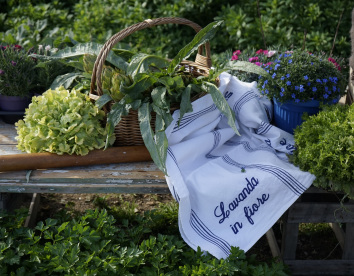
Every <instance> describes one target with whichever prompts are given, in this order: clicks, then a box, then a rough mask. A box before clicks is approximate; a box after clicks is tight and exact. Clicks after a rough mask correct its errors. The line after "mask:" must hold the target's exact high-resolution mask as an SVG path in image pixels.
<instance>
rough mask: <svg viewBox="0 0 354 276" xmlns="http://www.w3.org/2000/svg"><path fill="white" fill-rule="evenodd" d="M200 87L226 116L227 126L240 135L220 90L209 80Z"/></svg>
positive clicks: (233, 115) (233, 114) (231, 112)
mask: <svg viewBox="0 0 354 276" xmlns="http://www.w3.org/2000/svg"><path fill="white" fill-rule="evenodd" d="M256 66H257V65H256ZM202 89H203V90H204V91H206V92H207V93H209V94H210V95H211V97H212V98H213V101H214V103H215V105H216V107H217V108H218V109H219V110H220V111H221V113H223V114H224V115H225V116H226V117H227V123H228V124H229V126H230V127H231V128H232V129H233V130H234V131H235V133H236V134H237V135H240V133H239V132H238V130H237V127H236V122H235V113H234V112H233V111H232V110H231V108H230V106H229V104H228V103H227V101H226V99H225V97H224V95H223V94H222V93H221V92H220V90H219V89H218V88H217V87H216V86H215V85H214V84H212V83H210V82H203V83H202Z"/></svg>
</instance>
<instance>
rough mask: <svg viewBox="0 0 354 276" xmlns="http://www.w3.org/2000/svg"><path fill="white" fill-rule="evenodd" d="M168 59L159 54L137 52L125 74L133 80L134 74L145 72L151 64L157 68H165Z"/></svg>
mask: <svg viewBox="0 0 354 276" xmlns="http://www.w3.org/2000/svg"><path fill="white" fill-rule="evenodd" d="M168 64H169V61H168V60H166V59H164V58H161V57H159V56H154V55H147V54H144V53H139V54H137V55H135V56H134V57H133V58H132V60H131V62H130V63H129V66H128V68H127V74H128V75H131V77H132V78H133V79H134V80H135V76H136V75H137V74H139V73H147V72H149V71H150V67H151V66H155V67H158V68H165V67H167V66H168Z"/></svg>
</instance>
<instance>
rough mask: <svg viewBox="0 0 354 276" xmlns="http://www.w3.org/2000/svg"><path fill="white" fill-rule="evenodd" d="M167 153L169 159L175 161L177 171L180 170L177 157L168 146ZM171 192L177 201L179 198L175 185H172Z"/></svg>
mask: <svg viewBox="0 0 354 276" xmlns="http://www.w3.org/2000/svg"><path fill="white" fill-rule="evenodd" d="M167 154H168V155H169V156H170V157H171V159H172V160H173V162H174V163H175V165H176V167H177V168H178V170H179V171H181V169H180V168H179V166H178V162H177V158H176V156H175V155H174V154H173V151H172V150H171V148H170V147H168V148H167ZM173 194H174V198H175V199H176V200H177V202H179V201H180V198H179V196H178V194H177V191H176V190H175V187H174V186H173Z"/></svg>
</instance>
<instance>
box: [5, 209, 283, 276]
mask: <svg viewBox="0 0 354 276" xmlns="http://www.w3.org/2000/svg"><path fill="white" fill-rule="evenodd" d="M175 204H176V203H175ZM175 206H176V205H175ZM116 211H117V210H115V208H112V209H111V208H110V209H109V210H108V211H107V210H106V209H98V208H96V209H95V210H87V211H86V212H85V213H84V214H83V215H81V216H76V217H74V218H71V219H69V218H68V216H67V215H66V214H62V215H61V216H60V215H58V217H57V218H56V219H51V218H48V219H46V220H45V221H44V222H43V221H40V222H38V223H37V226H36V227H35V228H34V229H30V228H26V227H23V226H21V225H22V223H23V222H24V220H25V217H26V210H25V211H23V210H22V211H20V210H19V211H17V212H16V213H15V214H6V213H1V214H0V274H1V275H3V276H7V275H26V276H27V275H287V274H286V270H285V267H284V265H283V264H282V263H275V262H273V263H271V264H270V265H268V264H266V263H262V262H257V261H256V258H255V256H254V255H252V256H250V257H246V255H245V253H244V252H243V251H242V250H240V249H238V248H232V251H231V254H230V257H229V258H228V259H226V260H223V259H221V260H218V259H216V258H214V257H212V256H211V255H209V254H205V253H204V252H202V251H200V250H198V251H194V250H192V249H190V248H189V247H188V246H187V245H186V244H185V243H184V242H183V240H182V239H181V238H180V236H179V235H170V234H166V232H169V230H168V229H167V228H175V229H177V209H176V208H175V209H174V211H173V212H172V213H173V215H172V213H171V209H169V208H167V209H164V208H159V210H157V211H154V212H149V213H146V215H145V214H144V215H139V214H136V215H135V216H128V217H125V218H124V216H122V217H120V218H119V219H116V218H115V216H114V214H115V212H116ZM112 214H113V215H112ZM121 215H122V213H121ZM169 219H173V221H174V223H173V225H171V226H169V225H168V224H165V225H164V227H160V226H159V227H157V228H156V225H158V224H161V222H162V221H164V220H165V221H166V220H167V221H168V220H169ZM144 221H148V222H147V223H144ZM137 225H139V227H137ZM140 226H143V227H140ZM139 232H140V233H142V234H143V235H140V238H139V239H137V233H139Z"/></svg>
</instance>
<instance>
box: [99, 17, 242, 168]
mask: <svg viewBox="0 0 354 276" xmlns="http://www.w3.org/2000/svg"><path fill="white" fill-rule="evenodd" d="M221 23H222V22H213V23H210V24H209V25H208V26H206V27H205V28H203V29H202V30H201V31H199V32H198V33H197V34H196V36H195V37H194V39H193V40H192V41H191V42H190V43H189V44H187V45H186V46H185V47H183V48H182V49H181V50H180V51H179V53H178V54H177V55H176V57H175V58H174V59H172V60H171V61H169V60H167V59H164V58H161V57H158V56H154V55H147V54H143V53H138V54H136V55H134V56H133V57H132V58H131V60H130V62H129V64H128V66H127V69H126V70H125V71H123V73H122V74H123V75H125V76H128V78H127V79H126V80H122V81H121V84H120V93H121V94H122V95H123V98H122V99H121V100H120V101H116V102H115V103H114V104H113V105H112V107H111V110H110V112H109V113H108V115H107V140H106V141H107V143H106V147H108V146H109V143H108V141H109V140H110V138H111V137H112V136H113V135H114V128H115V126H116V125H117V124H118V123H119V122H120V120H121V118H122V116H125V115H128V113H129V110H131V109H132V110H137V111H138V119H139V125H140V131H141V135H142V138H143V140H144V143H145V145H146V147H147V149H148V150H149V152H150V154H151V157H152V159H153V161H154V162H155V164H156V165H157V166H158V168H159V169H160V170H161V171H163V172H164V173H165V174H167V172H166V168H165V161H166V155H167V147H168V142H167V137H166V134H165V130H166V129H167V127H168V126H169V125H170V124H171V122H172V115H171V113H170V110H171V107H173V106H177V107H178V108H179V109H180V119H181V118H182V117H183V115H184V114H186V113H187V112H191V111H192V104H191V98H192V97H193V95H198V94H201V93H202V92H206V93H209V94H210V95H211V97H212V98H213V101H214V103H215V105H216V106H217V108H219V110H220V111H221V112H222V113H223V114H224V115H225V116H226V117H227V118H228V123H229V125H230V126H231V127H232V128H233V129H234V131H235V132H236V133H238V131H237V128H236V126H235V118H234V113H233V112H232V110H231V108H230V107H229V105H228V103H227V102H226V100H225V98H224V96H223V95H222V93H221V92H220V91H219V89H218V88H217V86H216V85H215V79H216V74H214V72H212V71H211V72H210V74H209V75H208V76H199V77H197V78H195V77H194V76H193V75H192V74H191V72H188V71H187V70H185V68H184V67H183V66H182V67H181V66H180V64H181V62H182V60H184V59H186V58H188V57H189V56H190V55H191V54H192V53H193V52H194V51H195V50H196V49H197V48H198V47H199V46H200V45H203V44H205V43H206V42H207V41H208V40H210V39H211V38H212V37H213V36H214V34H215V32H216V31H217V27H218V26H220V24H221ZM111 100H112V97H111V96H110V95H109V94H104V95H103V96H101V97H100V98H99V99H98V100H97V104H98V105H99V106H100V107H102V106H103V105H105V104H106V103H108V102H110V101H111ZM152 112H155V113H156V121H155V130H153V129H152V127H151V113H152Z"/></svg>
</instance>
